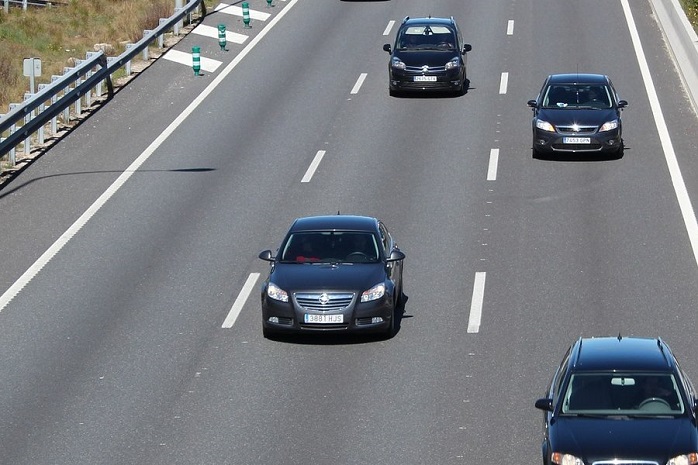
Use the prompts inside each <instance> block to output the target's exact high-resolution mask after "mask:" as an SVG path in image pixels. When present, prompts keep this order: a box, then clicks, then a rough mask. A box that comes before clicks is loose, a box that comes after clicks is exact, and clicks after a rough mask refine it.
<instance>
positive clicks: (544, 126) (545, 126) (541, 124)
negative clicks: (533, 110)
mask: <svg viewBox="0 0 698 465" xmlns="http://www.w3.org/2000/svg"><path fill="white" fill-rule="evenodd" d="M536 127H537V128H538V129H540V130H542V131H548V132H555V127H554V126H553V125H552V124H550V123H548V122H547V121H543V120H542V119H537V120H536Z"/></svg>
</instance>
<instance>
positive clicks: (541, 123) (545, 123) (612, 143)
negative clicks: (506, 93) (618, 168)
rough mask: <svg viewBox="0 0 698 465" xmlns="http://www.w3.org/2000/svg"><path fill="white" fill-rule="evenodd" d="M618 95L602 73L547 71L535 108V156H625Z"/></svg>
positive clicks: (533, 102) (532, 104) (531, 102)
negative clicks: (558, 72) (557, 72)
mask: <svg viewBox="0 0 698 465" xmlns="http://www.w3.org/2000/svg"><path fill="white" fill-rule="evenodd" d="M627 105H628V102H627V101H626V100H621V99H620V98H619V97H618V94H617V92H616V90H615V88H614V87H613V83H612V82H611V79H610V78H609V77H608V76H606V75H605V74H589V73H587V74H581V73H569V74H551V75H549V76H548V77H547V78H546V79H545V82H544V83H543V87H542V88H541V90H540V92H539V93H538V96H537V97H536V99H535V100H529V101H528V106H529V107H531V109H532V110H533V121H532V129H533V145H532V153H533V158H541V157H542V156H543V155H548V156H551V155H558V156H561V157H565V156H567V157H569V156H579V155H592V156H593V155H607V156H608V155H610V156H612V157H616V158H621V157H622V156H623V148H624V145H623V124H622V122H621V111H622V110H623V109H624V108H625V107H626V106H627Z"/></svg>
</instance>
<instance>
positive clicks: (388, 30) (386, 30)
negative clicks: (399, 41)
mask: <svg viewBox="0 0 698 465" xmlns="http://www.w3.org/2000/svg"><path fill="white" fill-rule="evenodd" d="M394 25H395V21H394V20H390V21H388V25H387V26H386V28H385V30H384V31H383V35H384V36H387V35H388V34H390V31H391V30H392V29H393V26H394Z"/></svg>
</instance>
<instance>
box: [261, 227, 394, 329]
mask: <svg viewBox="0 0 698 465" xmlns="http://www.w3.org/2000/svg"><path fill="white" fill-rule="evenodd" d="M259 258H261V259H262V260H265V261H268V262H270V263H271V268H270V272H269V277H268V278H267V280H266V281H265V282H264V285H263V287H262V295H261V298H262V330H263V333H264V336H265V337H269V336H271V335H272V334H274V333H284V332H285V333H289V332H332V331H335V332H363V333H383V334H384V335H385V336H386V337H392V336H393V335H394V334H395V330H396V326H395V319H396V316H395V310H396V308H397V307H398V305H399V304H400V301H401V299H402V263H403V260H404V258H405V254H404V253H402V252H401V251H400V249H399V248H398V246H397V243H396V242H395V240H394V239H393V236H392V235H391V234H390V232H388V229H387V228H386V226H385V225H384V224H383V223H382V222H381V221H379V220H377V219H376V218H371V217H365V216H354V215H331V216H314V217H306V218H299V219H297V220H295V221H294V223H293V224H292V225H291V228H290V229H289V231H288V233H287V234H286V237H285V238H284V240H283V241H282V242H281V246H280V247H279V249H278V251H277V253H276V255H274V254H273V253H272V251H271V250H265V251H262V252H261V253H260V254H259Z"/></svg>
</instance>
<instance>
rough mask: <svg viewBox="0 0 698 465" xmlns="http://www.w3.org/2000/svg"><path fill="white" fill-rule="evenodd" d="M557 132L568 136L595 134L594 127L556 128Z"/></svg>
mask: <svg viewBox="0 0 698 465" xmlns="http://www.w3.org/2000/svg"><path fill="white" fill-rule="evenodd" d="M557 131H558V132H564V133H569V134H593V133H595V132H596V126H558V127H557Z"/></svg>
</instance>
